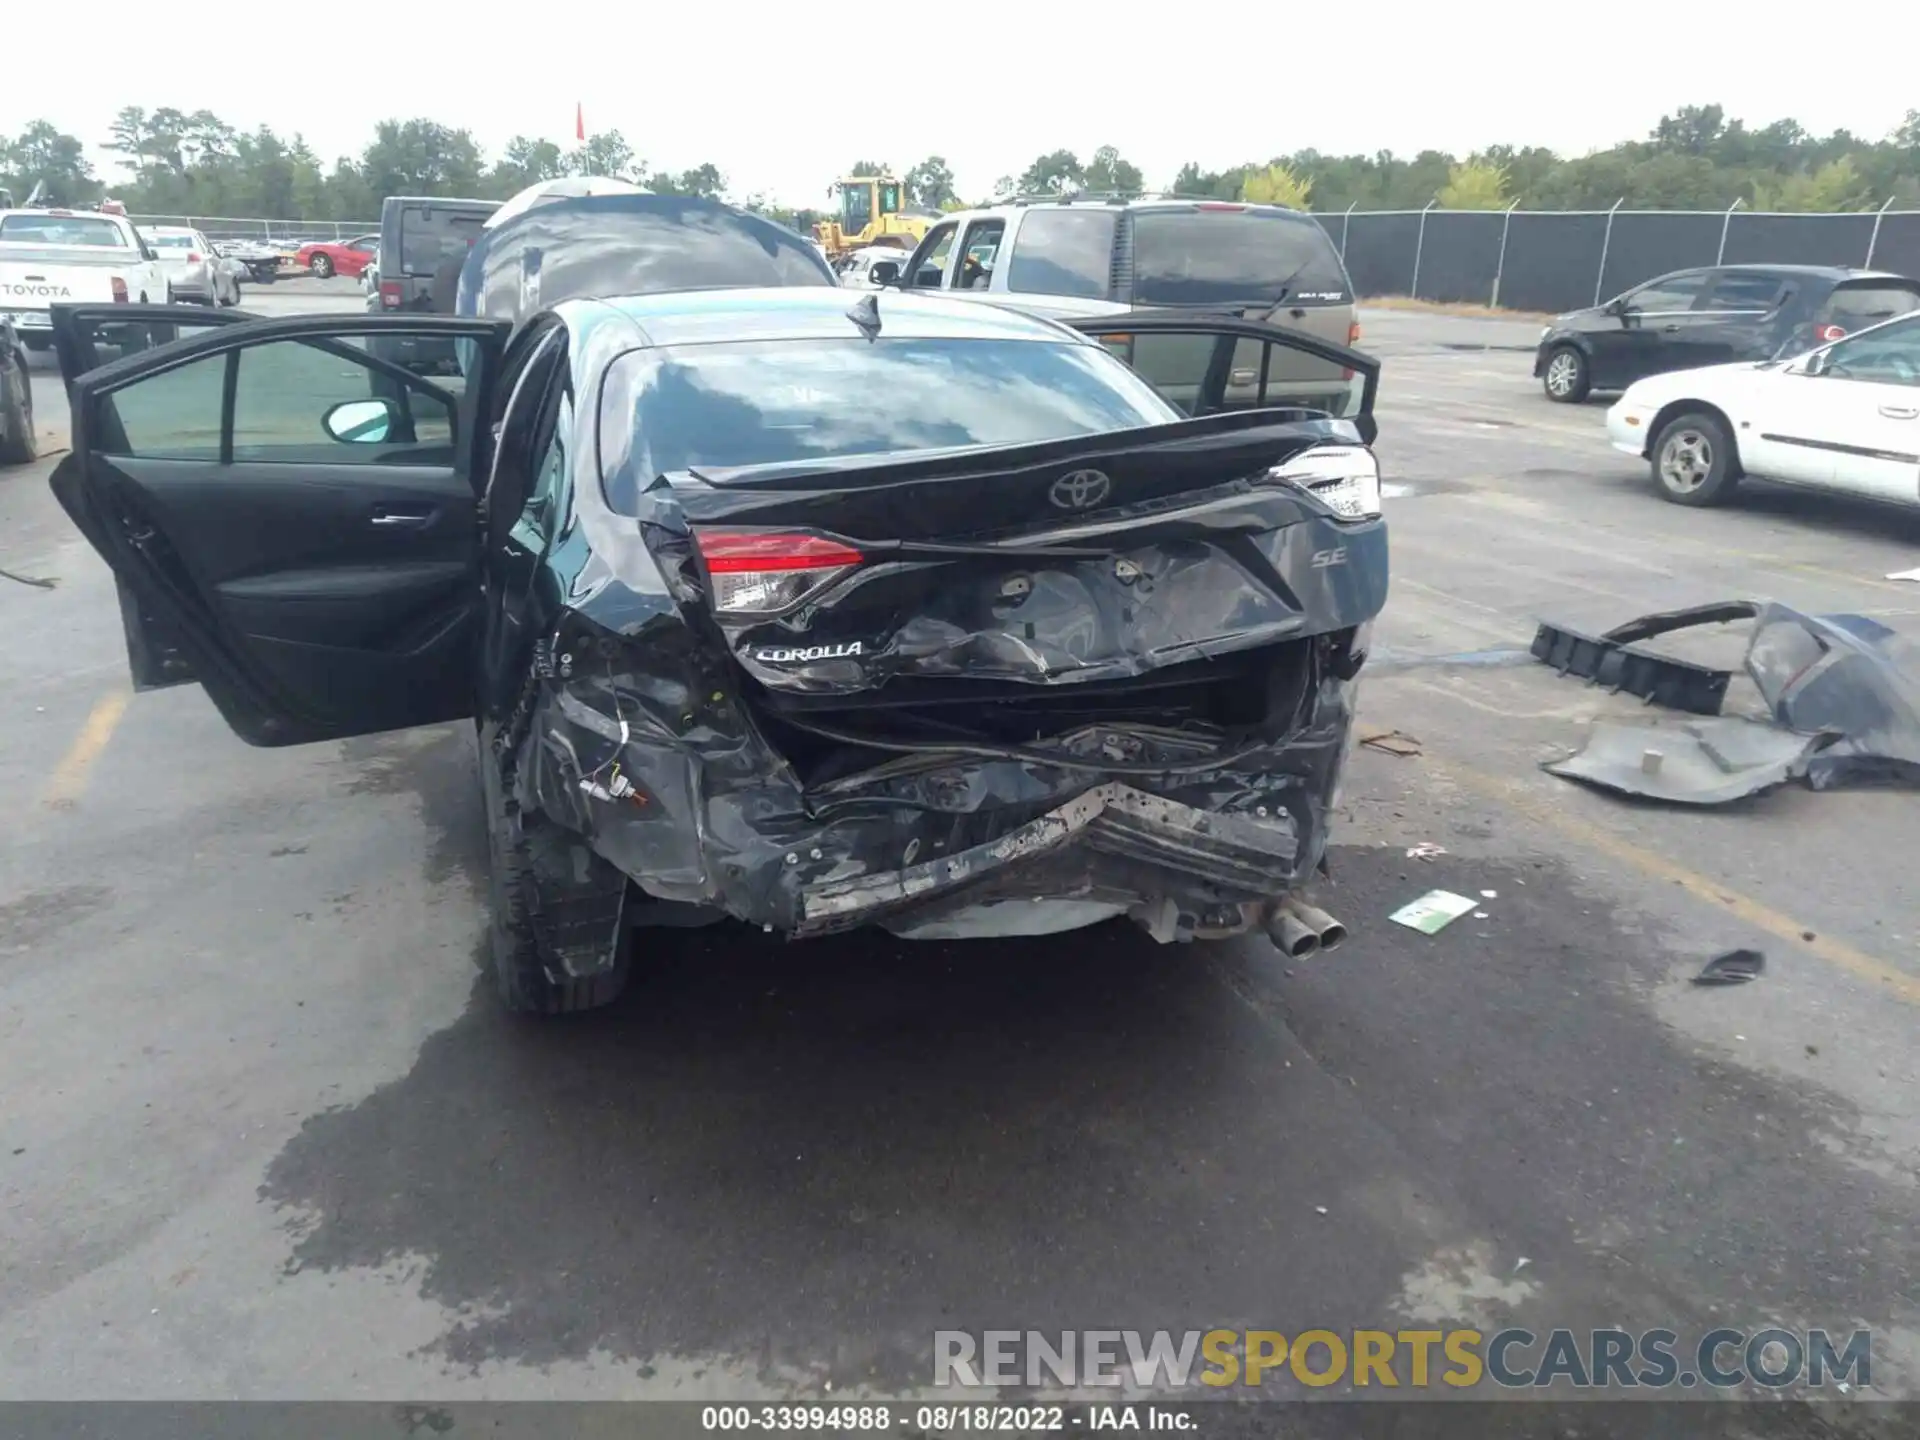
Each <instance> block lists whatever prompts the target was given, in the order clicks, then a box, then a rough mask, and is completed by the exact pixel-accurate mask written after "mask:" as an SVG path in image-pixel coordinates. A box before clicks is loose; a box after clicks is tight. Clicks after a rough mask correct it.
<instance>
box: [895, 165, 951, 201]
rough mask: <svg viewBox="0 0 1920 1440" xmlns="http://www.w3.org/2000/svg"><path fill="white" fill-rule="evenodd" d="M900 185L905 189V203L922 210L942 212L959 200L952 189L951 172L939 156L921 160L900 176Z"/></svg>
mask: <svg viewBox="0 0 1920 1440" xmlns="http://www.w3.org/2000/svg"><path fill="white" fill-rule="evenodd" d="M900 183H901V184H902V185H903V186H905V187H906V192H907V203H909V204H911V205H917V206H919V207H920V208H921V209H922V210H944V209H946V207H947V205H948V204H949V203H950V202H952V201H955V200H958V199H959V195H958V193H957V192H956V191H955V190H954V188H953V171H952V169H951V168H949V167H948V165H947V162H946V160H945V159H944V158H943V157H942V156H939V155H929V156H928V157H927V158H926V159H924V160H922V161H921V162H920V163H919V164H918V165H916V166H914V167H913V168H912V169H911V170H909V171H907V173H906V174H905V175H903V176H901V180H900Z"/></svg>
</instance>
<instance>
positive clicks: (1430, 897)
mask: <svg viewBox="0 0 1920 1440" xmlns="http://www.w3.org/2000/svg"><path fill="white" fill-rule="evenodd" d="M1473 905H1474V902H1473V901H1471V900H1469V899H1468V898H1467V897H1466V896H1464V895H1455V894H1454V893H1453V892H1452V891H1451V890H1429V891H1428V892H1427V893H1426V894H1424V895H1422V896H1421V897H1420V898H1419V899H1418V900H1415V901H1412V902H1411V903H1409V904H1406V905H1402V906H1401V907H1400V908H1399V909H1398V910H1396V911H1394V912H1393V914H1391V915H1389V916H1388V917H1387V918H1388V919H1389V920H1391V921H1393V923H1394V924H1396V925H1404V926H1406V927H1407V928H1408V929H1409V930H1418V931H1419V932H1420V933H1421V934H1422V935H1437V934H1439V933H1440V932H1441V931H1442V930H1444V929H1446V928H1447V926H1449V925H1451V924H1452V923H1453V922H1454V921H1456V920H1458V919H1459V918H1460V917H1461V916H1462V915H1465V914H1466V913H1467V912H1468V911H1470V910H1471V909H1473Z"/></svg>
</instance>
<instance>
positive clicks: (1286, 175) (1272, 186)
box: [1240, 161, 1313, 210]
mask: <svg viewBox="0 0 1920 1440" xmlns="http://www.w3.org/2000/svg"><path fill="white" fill-rule="evenodd" d="M1240 198H1241V199H1242V200H1246V201H1249V202H1251V203H1252V204H1255V205H1285V206H1287V207H1288V208H1290V209H1293V210H1305V209H1307V208H1308V206H1309V205H1310V204H1311V203H1312V200H1313V181H1312V180H1310V179H1306V178H1303V177H1302V176H1299V175H1296V174H1294V173H1293V171H1292V170H1290V169H1288V168H1287V167H1286V166H1285V165H1283V164H1281V163H1279V162H1278V161H1275V162H1274V163H1273V164H1271V165H1269V166H1267V167H1266V168H1265V169H1263V170H1255V171H1252V172H1250V173H1249V174H1248V175H1247V176H1246V178H1245V179H1243V180H1242V181H1241V182H1240Z"/></svg>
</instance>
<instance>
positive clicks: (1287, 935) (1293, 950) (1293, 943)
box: [1267, 900, 1347, 960]
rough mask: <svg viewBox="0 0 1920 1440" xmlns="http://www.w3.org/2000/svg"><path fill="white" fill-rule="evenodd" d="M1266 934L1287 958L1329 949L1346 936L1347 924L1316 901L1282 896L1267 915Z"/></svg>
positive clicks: (1302, 958)
mask: <svg viewBox="0 0 1920 1440" xmlns="http://www.w3.org/2000/svg"><path fill="white" fill-rule="evenodd" d="M1267 938H1268V939H1269V940H1271V941H1272V942H1273V943H1274V947H1275V948H1276V949H1277V950H1279V951H1280V953H1281V954H1282V955H1285V956H1286V957H1287V958H1288V959H1290V960H1304V959H1306V958H1307V957H1308V956H1309V955H1312V954H1314V953H1315V952H1317V951H1320V950H1331V949H1333V947H1334V946H1336V945H1338V944H1340V943H1341V942H1342V941H1344V940H1345V939H1346V938H1347V927H1346V926H1344V925H1342V924H1341V923H1340V922H1339V921H1338V920H1336V919H1334V918H1333V916H1331V915H1329V914H1328V913H1327V912H1326V911H1324V910H1322V909H1320V907H1319V906H1317V905H1309V904H1307V903H1306V902H1305V901H1304V900H1283V901H1282V902H1281V903H1280V904H1278V905H1276V906H1275V907H1274V909H1273V913H1272V914H1271V915H1270V916H1268V918H1267Z"/></svg>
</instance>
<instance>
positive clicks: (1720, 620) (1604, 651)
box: [1532, 600, 1760, 715]
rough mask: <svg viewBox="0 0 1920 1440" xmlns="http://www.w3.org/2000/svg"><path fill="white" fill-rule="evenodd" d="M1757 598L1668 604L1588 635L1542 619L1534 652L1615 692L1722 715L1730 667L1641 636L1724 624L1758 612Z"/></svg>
mask: <svg viewBox="0 0 1920 1440" xmlns="http://www.w3.org/2000/svg"><path fill="white" fill-rule="evenodd" d="M1759 612H1760V604H1759V602H1757V601H1753V600H1722V601H1716V602H1715V603H1713V604H1711V605H1695V606H1692V607H1690V608H1688V609H1685V610H1664V611H1659V612H1657V613H1655V614H1652V615H1642V616H1640V617H1639V618H1638V619H1635V620H1629V621H1628V622H1627V623H1626V624H1624V625H1616V626H1615V627H1614V628H1613V629H1611V630H1609V631H1607V632H1606V633H1605V634H1604V635H1584V634H1582V633H1581V632H1580V631H1578V630H1572V629H1569V628H1568V627H1566V626H1564V625H1554V624H1550V623H1548V622H1546V621H1542V622H1541V624H1540V628H1539V629H1538V630H1536V631H1535V632H1534V636H1533V647H1532V652H1533V657H1534V659H1536V660H1538V661H1540V662H1541V663H1542V664H1545V665H1550V666H1552V667H1553V668H1554V669H1555V670H1558V671H1559V672H1560V673H1561V674H1562V675H1577V676H1579V677H1580V678H1581V679H1583V680H1587V681H1589V682H1591V683H1593V684H1596V685H1604V686H1605V687H1606V688H1607V689H1609V690H1611V691H1613V692H1615V693H1616V694H1617V693H1619V692H1620V691H1623V690H1624V691H1625V692H1626V693H1627V694H1629V695H1638V696H1640V697H1641V698H1642V699H1643V700H1646V701H1647V702H1648V703H1649V704H1656V705H1663V706H1665V707H1666V708H1667V709H1669V710H1683V711H1686V712H1687V713H1688V714H1692V715H1718V714H1719V713H1720V707H1721V705H1722V704H1723V703H1724V702H1725V700H1726V695H1727V685H1728V683H1729V682H1730V681H1731V680H1732V679H1733V672H1732V671H1731V670H1719V669H1715V668H1714V667H1713V666H1710V665H1699V664H1696V663H1694V662H1693V661H1691V660H1680V659H1676V658H1675V657H1673V656H1671V655H1660V654H1656V653H1655V652H1653V651H1651V650H1643V649H1640V648H1639V642H1640V641H1643V640H1651V639H1653V638H1654V637H1656V636H1660V635H1669V634H1672V633H1673V632H1674V631H1676V630H1687V629H1691V628H1693V627H1694V626H1698V625H1723V624H1726V623H1727V622H1728V621H1732V620H1746V619H1751V618H1752V617H1753V616H1755V615H1757V614H1759Z"/></svg>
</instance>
